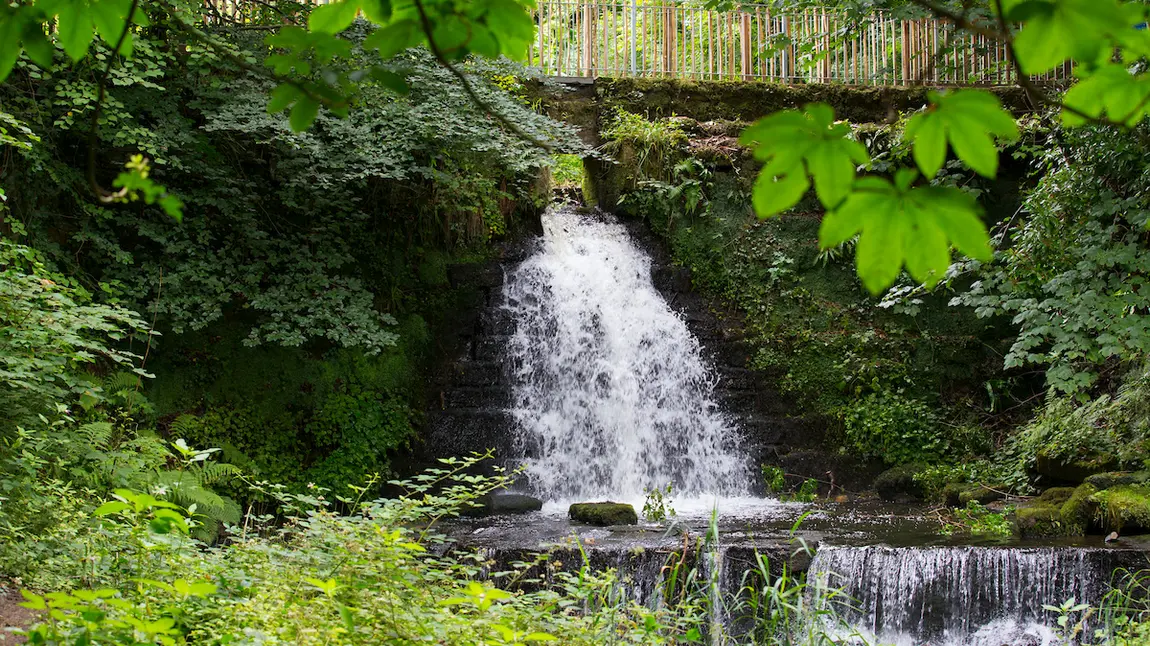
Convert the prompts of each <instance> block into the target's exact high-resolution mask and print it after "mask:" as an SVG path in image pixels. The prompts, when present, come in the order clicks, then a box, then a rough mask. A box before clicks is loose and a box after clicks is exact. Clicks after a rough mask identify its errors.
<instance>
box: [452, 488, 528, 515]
mask: <svg viewBox="0 0 1150 646" xmlns="http://www.w3.org/2000/svg"><path fill="white" fill-rule="evenodd" d="M475 502H476V504H478V505H479V506H478V507H475V508H474V509H471V510H469V511H468V513H467V515H469V516H493V515H497V514H526V513H528V512H532V511H539V510H540V509H543V501H542V500H540V499H538V498H535V497H532V496H528V495H526V494H521V493H491V494H487V495H486V496H483V497H482V498H480V499H479V500H477V501H475Z"/></svg>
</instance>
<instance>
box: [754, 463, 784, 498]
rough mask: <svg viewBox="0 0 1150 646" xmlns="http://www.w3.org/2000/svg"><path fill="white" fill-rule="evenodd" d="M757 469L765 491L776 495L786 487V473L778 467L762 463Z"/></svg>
mask: <svg viewBox="0 0 1150 646" xmlns="http://www.w3.org/2000/svg"><path fill="white" fill-rule="evenodd" d="M759 471H760V473H761V474H762V476H763V484H764V485H766V488H767V493H772V494H776V495H778V494H781V493H782V492H783V491H784V490H785V489H786V488H787V480H786V475H785V473H784V472H783V470H782V469H780V468H779V467H776V466H772V465H769V464H762V465H759Z"/></svg>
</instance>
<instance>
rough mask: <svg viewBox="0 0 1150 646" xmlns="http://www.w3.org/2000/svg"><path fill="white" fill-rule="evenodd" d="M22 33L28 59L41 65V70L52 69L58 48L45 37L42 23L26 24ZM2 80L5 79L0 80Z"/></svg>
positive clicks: (30, 22)
mask: <svg viewBox="0 0 1150 646" xmlns="http://www.w3.org/2000/svg"><path fill="white" fill-rule="evenodd" d="M21 33H22V34H23V37H24V52H25V53H27V54H28V58H30V59H32V62H34V63H36V64H37V65H39V66H40V68H41V69H45V70H50V69H52V59H53V57H54V56H55V55H56V47H55V46H54V45H53V44H52V41H50V40H48V37H47V36H45V35H44V27H43V26H42V25H41V24H40V23H38V22H36V21H32V20H30V21H28V22H26V23H24V29H23V30H22V31H21ZM0 40H2V38H0ZM0 80H3V79H2V78H0Z"/></svg>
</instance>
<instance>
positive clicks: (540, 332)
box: [504, 207, 749, 501]
mask: <svg viewBox="0 0 1150 646" xmlns="http://www.w3.org/2000/svg"><path fill="white" fill-rule="evenodd" d="M607 218H608V216H605V215H603V214H581V213H578V212H577V211H575V210H574V209H573V208H571V207H563V208H552V209H551V210H550V211H549V212H548V213H547V214H545V215H544V235H543V238H542V240H541V244H540V247H539V249H538V251H537V252H536V253H535V254H534V255H532V256H531V257H530V258H528V259H527V260H525V261H524V262H523V263H522V264H521V265H520V266H519V267H518V268H516V269H515V270H513V271H511V272H510V275H509V276H508V278H507V281H506V283H505V285H504V302H505V305H504V307H505V308H507V309H508V310H510V314H511V315H512V317H513V318H514V320H515V321H516V329H515V333H514V335H513V336H512V339H511V343H510V346H509V348H508V351H509V356H510V359H511V361H510V363H511V372H512V374H511V379H512V381H513V407H512V413H513V415H514V417H515V420H516V422H517V425H518V429H519V437H518V444H519V446H520V449H521V451H522V455H523V456H524V460H525V466H526V470H527V477H528V482H529V486H530V487H531V489H532V490H533V491H535V492H536V493H537V494H538V495H540V496H542V497H544V498H545V499H548V500H552V501H562V500H566V501H571V500H577V499H582V500H588V499H593V498H614V499H618V500H630V501H635V500H639V501H641V500H642V499H643V495H644V491H645V490H646V489H649V488H654V487H665V486H666V485H667V484H668V483H671V484H672V485H673V487H674V492H675V495H676V496H687V497H707V496H724V497H726V496H737V495H741V494H745V493H746V491H747V483H748V480H749V477H748V472H749V470H748V466H747V464H746V460H745V459H744V458H742V457H741V453H740V452H739V451H738V447H737V441H738V434H737V432H736V429H735V427H734V426H733V424H732V422H731V420H730V419H728V418H727V416H725V415H724V414H723V413H722V412H721V411H720V410H719V408H718V406H717V405H716V402H715V397H714V386H715V378H714V375H713V374H712V372H711V371H710V370H709V369H708V367H707V365H706V364H705V362H704V361H703V358H702V354H701V348H700V345H699V342H698V340H697V339H695V338H694V337H693V336H692V335H691V332H690V330H688V328H687V325H686V323H685V321H684V320H683V319H682V318H681V317H680V316H679V315H678V314H677V313H676V312H675V311H673V310H672V309H671V307H670V306H669V305H668V304H667V302H666V301H664V299H663V298H662V297H661V296H660V295H659V293H658V292H657V291H656V290H655V288H654V286H653V285H652V283H651V260H650V258H649V257H648V256H647V255H646V254H645V253H644V252H643V251H642V250H640V249H639V248H638V247H636V245H635V244H634V243H633V241H632V240H631V239H630V237H629V236H628V234H627V231H626V230H625V229H624V227H622V226H621V225H619V224H618V223H615V222H613V221H610V220H608V219H607Z"/></svg>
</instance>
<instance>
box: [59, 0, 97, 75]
mask: <svg viewBox="0 0 1150 646" xmlns="http://www.w3.org/2000/svg"><path fill="white" fill-rule="evenodd" d="M59 12H60V13H59V23H58V26H57V37H58V38H59V39H60V45H61V46H62V47H63V48H64V53H66V54H67V55H68V56H69V57H70V58H71V59H72V60H73V61H74V62H75V61H79V60H80V59H81V58H84V56H85V55H86V54H87V53H88V46H89V45H90V44H91V43H92V38H93V37H94V36H95V35H96V30H95V28H94V27H93V26H92V12H91V11H90V9H89V7H88V3H87V2H86V1H85V0H69V1H68V2H62V3H60V5H59Z"/></svg>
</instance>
